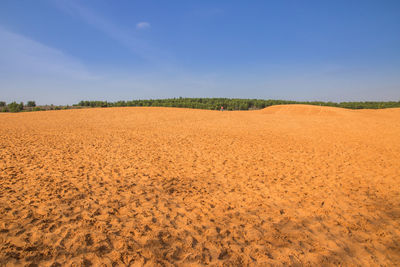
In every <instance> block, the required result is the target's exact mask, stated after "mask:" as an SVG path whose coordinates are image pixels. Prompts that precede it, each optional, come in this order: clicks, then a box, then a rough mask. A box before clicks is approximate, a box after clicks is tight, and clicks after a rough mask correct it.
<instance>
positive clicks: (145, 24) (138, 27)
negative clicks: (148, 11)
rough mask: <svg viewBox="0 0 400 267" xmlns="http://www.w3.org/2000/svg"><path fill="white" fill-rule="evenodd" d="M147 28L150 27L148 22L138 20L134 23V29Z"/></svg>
mask: <svg viewBox="0 0 400 267" xmlns="http://www.w3.org/2000/svg"><path fill="white" fill-rule="evenodd" d="M147 28H150V23H148V22H145V21H143V22H139V23H138V24H136V29H138V30H144V29H147Z"/></svg>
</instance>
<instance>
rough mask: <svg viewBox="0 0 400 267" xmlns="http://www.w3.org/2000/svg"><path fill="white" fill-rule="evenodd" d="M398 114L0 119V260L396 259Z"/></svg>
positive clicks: (290, 110)
mask: <svg viewBox="0 0 400 267" xmlns="http://www.w3.org/2000/svg"><path fill="white" fill-rule="evenodd" d="M399 192H400V109H386V110H358V111H354V110H345V109H339V108H328V107H315V106H302V105H287V106H273V107H269V108H266V109H264V110H258V111H235V112H219V111H206V110H190V109H175V108H107V109H84V110H66V111H47V112H32V113H19V114H0V265H1V266H3V265H7V266H8V265H10V266H11V265H25V264H31V266H35V264H37V265H38V266H60V264H61V265H72V266H81V265H83V266H89V265H91V264H92V265H94V266H99V265H101V264H104V265H106V266H112V265H117V266H124V265H139V266H140V265H143V264H146V265H148V266H153V265H167V266H169V265H171V264H177V265H181V266H182V265H183V266H193V265H204V264H211V265H217V266H222V265H226V266H231V265H235V266H240V265H252V266H253V265H258V266H265V265H290V264H292V265H296V264H301V265H345V266H350V265H362V266H368V265H385V266H386V265H389V266H390V265H392V266H396V265H397V266H399V265H400V193H399Z"/></svg>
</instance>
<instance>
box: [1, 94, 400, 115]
mask: <svg viewBox="0 0 400 267" xmlns="http://www.w3.org/2000/svg"><path fill="white" fill-rule="evenodd" d="M285 104H307V105H317V106H328V107H340V108H348V109H381V108H396V107H400V101H386V102H377V101H367V102H339V103H336V102H322V101H291V100H263V99H238V98H182V97H179V98H168V99H149V100H130V101H117V102H108V101H80V102H79V103H78V104H74V105H72V106H55V105H45V106H36V103H35V101H28V102H27V104H26V105H24V103H22V102H21V103H19V104H18V103H16V102H12V103H9V104H7V103H6V102H4V101H0V111H2V112H21V111H40V110H60V109H72V108H74V109H76V108H90V107H93V108H95V107H178V108H195V109H210V110H218V109H220V108H221V107H224V109H225V110H251V109H262V108H265V107H269V106H273V105H285Z"/></svg>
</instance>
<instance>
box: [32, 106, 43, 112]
mask: <svg viewBox="0 0 400 267" xmlns="http://www.w3.org/2000/svg"><path fill="white" fill-rule="evenodd" d="M41 110H42V109H41V108H40V107H34V108H33V109H32V111H41Z"/></svg>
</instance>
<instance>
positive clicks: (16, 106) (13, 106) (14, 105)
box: [7, 102, 24, 112]
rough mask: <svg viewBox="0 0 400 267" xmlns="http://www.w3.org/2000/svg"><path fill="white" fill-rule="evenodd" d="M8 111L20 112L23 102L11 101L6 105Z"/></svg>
mask: <svg viewBox="0 0 400 267" xmlns="http://www.w3.org/2000/svg"><path fill="white" fill-rule="evenodd" d="M7 107H8V111H10V112H20V111H22V110H23V109H24V103H22V102H21V103H19V104H17V102H11V103H10V104H8V105H7Z"/></svg>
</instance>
